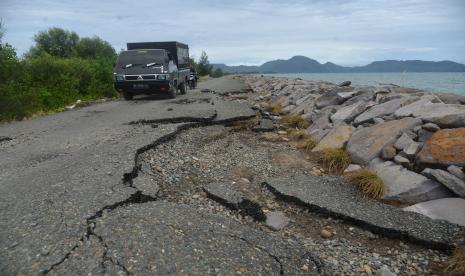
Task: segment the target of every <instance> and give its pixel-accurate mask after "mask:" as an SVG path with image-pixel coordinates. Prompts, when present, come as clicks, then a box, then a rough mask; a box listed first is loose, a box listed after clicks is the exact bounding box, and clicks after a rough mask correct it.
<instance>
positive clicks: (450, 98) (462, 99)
mask: <svg viewBox="0 0 465 276" xmlns="http://www.w3.org/2000/svg"><path fill="white" fill-rule="evenodd" d="M435 96H437V97H438V98H439V99H440V100H441V101H442V102H444V103H446V104H465V96H463V95H458V94H454V93H437V94H435Z"/></svg>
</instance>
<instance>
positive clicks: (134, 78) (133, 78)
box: [126, 76, 139, 80]
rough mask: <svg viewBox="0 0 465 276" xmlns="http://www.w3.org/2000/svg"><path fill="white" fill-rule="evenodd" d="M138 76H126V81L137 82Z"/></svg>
mask: <svg viewBox="0 0 465 276" xmlns="http://www.w3.org/2000/svg"><path fill="white" fill-rule="evenodd" d="M138 77H139V76H126V80H137V78H138Z"/></svg>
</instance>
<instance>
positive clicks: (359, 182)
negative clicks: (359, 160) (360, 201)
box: [346, 169, 385, 199]
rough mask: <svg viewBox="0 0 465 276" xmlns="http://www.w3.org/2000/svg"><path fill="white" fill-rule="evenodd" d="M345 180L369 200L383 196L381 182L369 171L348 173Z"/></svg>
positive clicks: (382, 184)
mask: <svg viewBox="0 0 465 276" xmlns="http://www.w3.org/2000/svg"><path fill="white" fill-rule="evenodd" d="M346 179H347V181H348V182H349V183H351V184H353V185H355V186H356V187H357V188H358V189H359V190H360V192H362V193H363V194H364V195H365V196H367V197H369V198H373V199H378V198H380V197H382V196H383V194H384V189H385V188H384V183H383V180H382V179H381V178H379V176H378V175H377V174H376V173H375V172H373V171H371V170H368V169H361V170H357V171H354V172H350V173H348V174H347V175H346Z"/></svg>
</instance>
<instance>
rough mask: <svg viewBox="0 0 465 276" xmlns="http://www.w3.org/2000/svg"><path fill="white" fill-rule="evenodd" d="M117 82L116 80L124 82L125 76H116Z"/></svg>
mask: <svg viewBox="0 0 465 276" xmlns="http://www.w3.org/2000/svg"><path fill="white" fill-rule="evenodd" d="M115 80H116V81H124V76H122V75H116V76H115Z"/></svg>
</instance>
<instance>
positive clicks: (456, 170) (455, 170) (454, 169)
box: [447, 165, 465, 181]
mask: <svg viewBox="0 0 465 276" xmlns="http://www.w3.org/2000/svg"><path fill="white" fill-rule="evenodd" d="M447 171H449V172H450V173H451V174H453V175H454V176H455V177H457V178H459V179H461V180H462V181H465V173H464V172H463V169H462V168H460V167H459V166H454V165H450V166H449V167H447Z"/></svg>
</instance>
